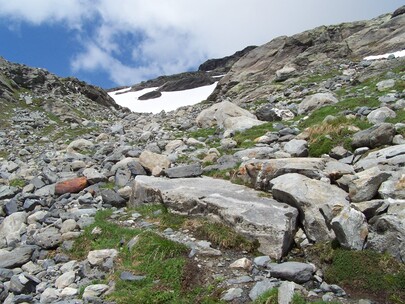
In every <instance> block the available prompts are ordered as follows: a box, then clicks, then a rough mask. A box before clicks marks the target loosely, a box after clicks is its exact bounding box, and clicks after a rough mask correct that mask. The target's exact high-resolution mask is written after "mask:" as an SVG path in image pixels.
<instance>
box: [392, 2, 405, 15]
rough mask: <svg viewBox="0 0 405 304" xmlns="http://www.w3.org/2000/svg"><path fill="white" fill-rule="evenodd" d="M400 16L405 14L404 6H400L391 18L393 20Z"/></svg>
mask: <svg viewBox="0 0 405 304" xmlns="http://www.w3.org/2000/svg"><path fill="white" fill-rule="evenodd" d="M402 14H405V5H403V6H401V7H400V8H397V9H396V10H395V11H394V12H393V13H392V16H391V18H395V17H397V16H400V15H402Z"/></svg>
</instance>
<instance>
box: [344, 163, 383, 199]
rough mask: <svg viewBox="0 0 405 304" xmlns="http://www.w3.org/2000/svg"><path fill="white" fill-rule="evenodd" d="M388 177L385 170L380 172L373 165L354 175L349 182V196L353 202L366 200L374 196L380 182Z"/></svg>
mask: <svg viewBox="0 0 405 304" xmlns="http://www.w3.org/2000/svg"><path fill="white" fill-rule="evenodd" d="M389 177H390V174H389V173H387V172H382V171H381V170H380V169H378V167H373V168H370V169H367V170H364V171H362V172H359V173H357V174H356V175H354V177H353V180H352V181H351V182H350V183H349V197H350V200H351V201H353V202H362V201H368V200H371V199H373V198H374V197H375V195H376V194H377V192H378V188H379V187H380V185H381V183H383V182H384V181H386V180H387V179H388V178H389Z"/></svg>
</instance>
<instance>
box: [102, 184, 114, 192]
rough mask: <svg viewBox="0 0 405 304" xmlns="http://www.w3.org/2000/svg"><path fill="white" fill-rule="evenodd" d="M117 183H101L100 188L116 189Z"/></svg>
mask: <svg viewBox="0 0 405 304" xmlns="http://www.w3.org/2000/svg"><path fill="white" fill-rule="evenodd" d="M114 188H115V183H114V182H105V183H101V184H100V189H110V190H114Z"/></svg>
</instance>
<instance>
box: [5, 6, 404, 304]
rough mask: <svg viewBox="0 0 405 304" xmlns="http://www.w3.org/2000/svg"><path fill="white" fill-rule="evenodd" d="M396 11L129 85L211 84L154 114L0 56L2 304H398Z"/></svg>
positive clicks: (399, 71) (400, 178) (400, 217)
mask: <svg viewBox="0 0 405 304" xmlns="http://www.w3.org/2000/svg"><path fill="white" fill-rule="evenodd" d="M404 12H405V9H404V7H402V8H399V9H398V10H397V11H395V12H393V13H392V14H387V15H383V16H380V17H377V18H375V19H372V20H369V21H361V22H353V23H344V24H339V25H334V26H323V27H319V28H316V29H313V30H308V31H305V32H303V33H299V34H296V35H294V36H292V37H279V38H276V39H274V40H272V41H270V42H269V43H267V44H265V45H262V46H258V47H247V48H246V49H244V50H243V51H240V52H237V53H235V54H234V55H232V56H229V57H225V58H223V59H212V60H208V61H207V62H205V63H203V64H202V65H201V66H200V68H199V71H196V72H187V73H182V74H177V75H172V76H162V77H159V78H157V79H154V80H150V81H146V82H143V83H141V84H137V85H133V86H132V89H133V90H140V89H142V88H150V87H158V88H159V89H157V90H156V92H154V93H153V94H151V96H144V98H143V99H153V98H154V96H157V95H158V94H159V92H163V91H176V90H184V89H189V88H194V87H198V86H203V85H206V84H212V83H214V82H215V81H217V80H218V79H219V78H221V80H220V81H219V83H218V85H217V88H216V89H215V91H214V93H213V94H212V95H211V96H210V97H209V98H208V100H206V101H202V102H201V103H199V104H196V105H193V106H187V107H182V108H179V109H177V110H175V111H172V112H168V113H166V112H164V111H162V112H161V113H159V114H155V115H153V114H149V113H134V112H130V111H129V110H128V109H126V108H122V107H121V106H119V105H117V104H116V103H115V101H114V100H113V99H112V98H111V97H110V96H109V95H108V94H107V92H106V91H104V90H103V89H101V88H98V87H94V86H91V85H88V84H86V83H85V82H82V81H80V80H78V79H75V78H60V77H58V76H56V75H53V74H51V73H49V72H47V71H46V70H43V69H37V68H31V67H27V66H25V65H21V64H15V63H11V62H8V61H7V60H5V59H3V58H0V106H1V111H0V301H1V302H2V303H193V302H196V303H235V304H236V303H309V302H313V301H321V302H318V303H323V302H331V301H333V302H335V303H359V304H360V303H404V302H405V292H404V290H405V284H404V278H405V265H404V262H405V242H404V240H405V170H404V165H405V139H404V136H405V57H403V56H401V53H400V52H399V51H403V46H404V45H405V13H404ZM371 55H374V56H375V55H385V56H380V57H375V58H373V57H368V56H371ZM218 76H220V77H218ZM217 78H218V79H217ZM322 301H323V302H322Z"/></svg>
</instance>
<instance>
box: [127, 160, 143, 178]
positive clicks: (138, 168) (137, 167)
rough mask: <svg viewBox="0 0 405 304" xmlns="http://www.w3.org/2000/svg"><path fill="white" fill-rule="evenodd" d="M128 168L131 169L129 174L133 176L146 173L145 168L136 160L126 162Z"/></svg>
mask: <svg viewBox="0 0 405 304" xmlns="http://www.w3.org/2000/svg"><path fill="white" fill-rule="evenodd" d="M128 169H129V170H130V171H131V174H132V175H133V176H137V175H146V171H145V169H144V168H143V167H142V165H141V164H140V163H139V162H138V161H133V162H130V163H128Z"/></svg>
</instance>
